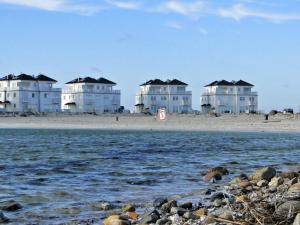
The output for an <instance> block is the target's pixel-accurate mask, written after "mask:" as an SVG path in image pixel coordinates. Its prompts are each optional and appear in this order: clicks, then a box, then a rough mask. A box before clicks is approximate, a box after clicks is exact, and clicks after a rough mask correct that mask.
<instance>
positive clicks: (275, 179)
mask: <svg viewBox="0 0 300 225" xmlns="http://www.w3.org/2000/svg"><path fill="white" fill-rule="evenodd" d="M283 182H284V180H283V178H282V177H273V178H272V180H271V181H270V183H269V187H275V188H277V187H278V186H279V185H282V184H283Z"/></svg>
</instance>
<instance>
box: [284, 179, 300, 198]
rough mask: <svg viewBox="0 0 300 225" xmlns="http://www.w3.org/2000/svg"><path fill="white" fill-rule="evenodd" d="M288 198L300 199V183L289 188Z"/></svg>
mask: <svg viewBox="0 0 300 225" xmlns="http://www.w3.org/2000/svg"><path fill="white" fill-rule="evenodd" d="M286 197H287V198H288V199H295V200H296V199H300V183H296V184H293V185H292V186H291V187H290V188H289V190H288V192H287V194H286Z"/></svg>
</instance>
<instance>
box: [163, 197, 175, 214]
mask: <svg viewBox="0 0 300 225" xmlns="http://www.w3.org/2000/svg"><path fill="white" fill-rule="evenodd" d="M172 207H177V202H176V201H175V200H171V201H168V202H167V203H165V204H163V205H162V206H161V211H162V212H163V213H169V212H170V210H171V208H172Z"/></svg>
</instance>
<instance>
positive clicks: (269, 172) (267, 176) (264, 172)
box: [251, 167, 276, 181]
mask: <svg viewBox="0 0 300 225" xmlns="http://www.w3.org/2000/svg"><path fill="white" fill-rule="evenodd" d="M275 175H276V170H275V169H274V168H272V167H264V168H262V169H259V170H257V171H255V172H254V174H253V175H252V176H251V180H256V181H260V180H267V181H270V180H271V179H272V178H273V177H275Z"/></svg>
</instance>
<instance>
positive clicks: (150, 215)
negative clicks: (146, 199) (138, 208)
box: [140, 210, 160, 224]
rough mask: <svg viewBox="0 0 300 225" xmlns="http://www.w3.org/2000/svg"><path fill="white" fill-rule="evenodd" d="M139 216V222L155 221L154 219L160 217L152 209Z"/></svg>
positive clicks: (148, 222)
mask: <svg viewBox="0 0 300 225" xmlns="http://www.w3.org/2000/svg"><path fill="white" fill-rule="evenodd" d="M141 218H142V219H141V221H140V224H150V223H156V221H157V220H158V219H159V218H160V215H159V212H158V211H157V210H153V211H151V212H147V213H145V214H144V215H143V216H142V217H141Z"/></svg>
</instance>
